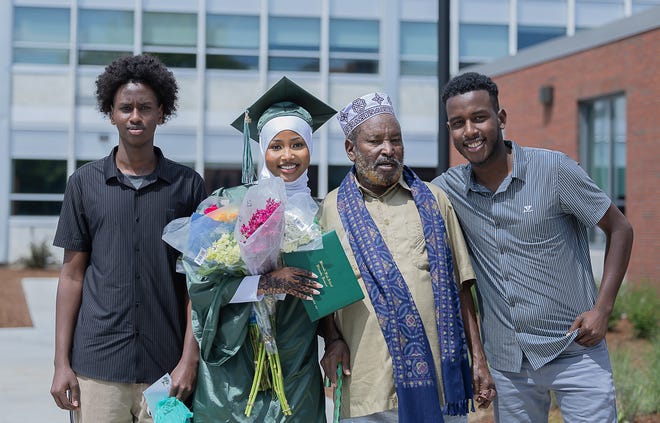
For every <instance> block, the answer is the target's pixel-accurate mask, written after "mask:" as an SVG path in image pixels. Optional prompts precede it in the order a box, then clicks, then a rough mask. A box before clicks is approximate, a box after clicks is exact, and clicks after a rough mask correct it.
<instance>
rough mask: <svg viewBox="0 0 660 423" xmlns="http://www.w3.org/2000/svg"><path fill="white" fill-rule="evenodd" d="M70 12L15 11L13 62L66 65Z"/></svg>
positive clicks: (58, 10)
mask: <svg viewBox="0 0 660 423" xmlns="http://www.w3.org/2000/svg"><path fill="white" fill-rule="evenodd" d="M69 15H70V12H69V9H64V8H50V7H16V8H14V34H13V36H14V40H13V61H14V63H37V64H63V65H66V64H69V24H70V22H69V21H70V16H69Z"/></svg>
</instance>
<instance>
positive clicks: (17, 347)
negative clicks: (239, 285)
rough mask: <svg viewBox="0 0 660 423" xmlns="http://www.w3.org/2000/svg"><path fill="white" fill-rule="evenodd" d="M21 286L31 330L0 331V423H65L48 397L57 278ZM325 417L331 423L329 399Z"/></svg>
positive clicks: (25, 281) (63, 413)
mask: <svg viewBox="0 0 660 423" xmlns="http://www.w3.org/2000/svg"><path fill="white" fill-rule="evenodd" d="M22 283H23V291H24V292H25V299H26V301H27V305H28V307H29V309H30V315H31V317H32V324H33V327H31V328H2V329H0V381H1V382H0V423H17V422H21V423H67V422H69V413H68V412H67V411H65V410H61V409H59V408H58V407H57V406H56V405H55V402H54V401H53V398H52V397H51V395H50V385H51V383H52V378H53V354H54V350H55V346H54V345H55V294H56V291H57V278H26V279H23V281H22ZM322 353H323V348H322V347H321V351H320V354H322ZM326 415H327V418H328V421H332V401H330V400H328V401H327V402H326Z"/></svg>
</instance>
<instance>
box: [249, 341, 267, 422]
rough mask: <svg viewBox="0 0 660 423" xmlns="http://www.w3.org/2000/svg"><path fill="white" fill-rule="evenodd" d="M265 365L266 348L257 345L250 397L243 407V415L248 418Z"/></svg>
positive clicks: (261, 344)
mask: <svg viewBox="0 0 660 423" xmlns="http://www.w3.org/2000/svg"><path fill="white" fill-rule="evenodd" d="M265 364H266V347H265V346H264V344H263V343H260V344H259V347H258V350H257V364H256V366H255V369H254V379H252V387H251V388H250V395H249V396H248V402H247V405H246V407H245V415H246V416H248V417H250V414H251V413H252V408H253V407H254V401H255V399H256V397H257V392H259V385H261V377H262V375H263V372H264V367H265Z"/></svg>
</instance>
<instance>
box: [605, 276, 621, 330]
mask: <svg viewBox="0 0 660 423" xmlns="http://www.w3.org/2000/svg"><path fill="white" fill-rule="evenodd" d="M623 297H624V287H622V288H621V289H620V290H619V295H618V296H617V297H616V300H615V301H614V307H613V308H612V314H610V318H609V319H608V320H607V330H608V331H613V330H614V328H616V325H617V324H618V323H619V320H621V318H622V317H623V314H624V304H623V303H624V298H623Z"/></svg>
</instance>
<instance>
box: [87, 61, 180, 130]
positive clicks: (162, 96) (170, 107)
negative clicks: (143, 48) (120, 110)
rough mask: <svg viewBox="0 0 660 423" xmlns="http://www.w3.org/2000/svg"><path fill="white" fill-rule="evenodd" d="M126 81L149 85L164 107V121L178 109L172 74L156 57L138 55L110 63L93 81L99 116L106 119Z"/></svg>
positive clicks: (176, 89)
mask: <svg viewBox="0 0 660 423" xmlns="http://www.w3.org/2000/svg"><path fill="white" fill-rule="evenodd" d="M129 82H139V83H141V84H145V85H148V86H149V87H150V88H151V89H152V90H154V93H156V97H157V98H158V103H159V105H162V106H163V122H166V121H167V120H168V119H169V118H170V117H171V116H172V115H174V113H175V112H176V107H177V100H178V97H177V93H178V92H179V87H178V86H177V83H176V79H175V78H174V74H173V73H172V72H171V71H170V70H169V69H167V67H166V66H165V65H164V64H163V63H162V62H161V61H160V60H159V59H158V58H157V57H155V56H151V55H148V54H140V55H137V56H125V57H120V58H118V59H116V60H115V61H113V62H112V63H110V64H109V65H108V66H107V67H106V68H105V71H104V72H103V73H102V74H101V75H99V77H98V78H96V104H97V107H98V109H99V111H100V112H101V113H103V114H104V115H106V116H109V115H110V113H111V111H112V105H113V103H114V100H115V94H116V93H117V90H118V89H119V88H120V87H121V86H123V85H124V84H128V83H129Z"/></svg>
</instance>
